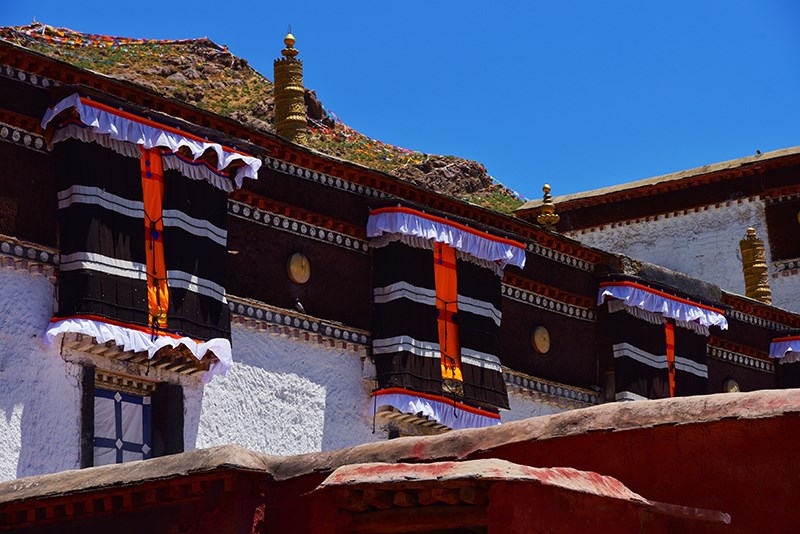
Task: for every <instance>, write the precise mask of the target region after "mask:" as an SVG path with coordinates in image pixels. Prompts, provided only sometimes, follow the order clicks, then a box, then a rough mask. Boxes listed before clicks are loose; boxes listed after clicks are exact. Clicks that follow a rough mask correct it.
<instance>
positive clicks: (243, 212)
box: [228, 200, 369, 254]
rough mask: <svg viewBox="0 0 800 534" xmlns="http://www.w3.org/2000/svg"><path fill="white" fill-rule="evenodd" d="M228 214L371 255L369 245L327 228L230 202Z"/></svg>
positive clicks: (240, 203)
mask: <svg viewBox="0 0 800 534" xmlns="http://www.w3.org/2000/svg"><path fill="white" fill-rule="evenodd" d="M228 213H229V214H231V215H233V216H234V217H238V218H240V219H245V220H248V221H252V222H255V223H257V224H260V225H262V226H267V227H270V228H274V229H275V230H281V231H283V232H288V233H290V234H295V235H298V236H300V237H305V238H307V239H314V240H316V241H321V242H323V243H328V244H329V245H334V246H337V247H341V248H344V249H347V250H353V251H355V252H360V253H361V254H368V253H369V244H368V243H367V242H366V241H364V240H362V239H357V238H355V237H352V236H349V235H347V234H343V233H341V232H335V231H333V230H328V229H327V228H323V227H321V226H316V225H313V224H309V223H307V222H305V221H298V220H297V219H292V218H291V217H286V216H285V215H279V214H276V213H273V212H269V211H265V210H261V209H258V208H254V207H252V206H250V205H248V204H244V203H242V202H236V201H234V200H229V201H228Z"/></svg>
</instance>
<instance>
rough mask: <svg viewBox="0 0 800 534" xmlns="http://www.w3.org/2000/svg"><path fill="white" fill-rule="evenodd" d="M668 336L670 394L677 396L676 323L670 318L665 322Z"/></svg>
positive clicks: (665, 331) (665, 330)
mask: <svg viewBox="0 0 800 534" xmlns="http://www.w3.org/2000/svg"><path fill="white" fill-rule="evenodd" d="M664 333H665V334H666V337H667V372H668V374H669V396H670V397H674V396H675V324H674V323H673V322H672V321H670V320H668V321H667V322H666V323H664Z"/></svg>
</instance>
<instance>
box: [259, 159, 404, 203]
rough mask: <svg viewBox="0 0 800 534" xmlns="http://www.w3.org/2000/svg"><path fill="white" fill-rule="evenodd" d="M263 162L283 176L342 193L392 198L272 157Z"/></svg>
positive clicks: (363, 186)
mask: <svg viewBox="0 0 800 534" xmlns="http://www.w3.org/2000/svg"><path fill="white" fill-rule="evenodd" d="M261 160H262V161H263V162H264V165H265V166H266V167H265V168H270V169H272V170H274V171H278V172H282V173H283V174H288V175H290V176H296V177H298V178H302V179H304V180H309V181H311V182H316V183H318V184H322V185H325V186H328V187H332V188H333V189H338V190H340V191H346V192H348V193H352V194H354V195H359V196H362V197H367V198H376V199H378V198H389V197H390V196H391V195H389V194H387V193H384V192H383V191H379V190H378V189H375V188H373V187H368V186H365V185H360V184H356V183H354V182H350V181H348V180H345V179H343V178H337V177H335V176H330V175H328V174H325V173H322V172H318V171H313V170H311V169H307V168H305V167H301V166H299V165H293V164H291V163H287V162H285V161H281V160H279V159H277V158H273V157H270V156H263V157H262V158H261Z"/></svg>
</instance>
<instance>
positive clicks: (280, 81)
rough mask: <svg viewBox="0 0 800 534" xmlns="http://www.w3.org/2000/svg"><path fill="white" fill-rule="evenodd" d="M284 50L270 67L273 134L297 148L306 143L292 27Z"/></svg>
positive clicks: (299, 63)
mask: <svg viewBox="0 0 800 534" xmlns="http://www.w3.org/2000/svg"><path fill="white" fill-rule="evenodd" d="M283 42H284V43H285V44H286V48H284V49H283V50H281V55H282V56H283V57H282V58H280V59H276V60H275V61H274V63H273V67H274V71H273V72H274V74H275V78H274V80H275V81H274V84H273V91H274V92H275V133H277V134H278V135H280V136H282V137H285V138H286V139H288V140H290V141H293V142H295V143H299V144H301V145H302V144H305V143H306V141H307V132H306V126H307V120H308V119H307V118H306V104H305V89H304V88H303V62H302V61H301V60H299V59H297V57H296V56H297V54H298V51H297V49H296V48H294V43H295V40H294V35H292V27H291V26H289V31H288V32H287V34H286V37H284V39H283Z"/></svg>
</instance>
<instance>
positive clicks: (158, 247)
mask: <svg viewBox="0 0 800 534" xmlns="http://www.w3.org/2000/svg"><path fill="white" fill-rule="evenodd" d="M140 167H141V170H142V192H143V193H144V242H145V252H146V255H147V306H148V310H149V314H150V326H154V327H159V328H165V327H166V326H167V309H168V308H169V289H168V287H167V269H166V264H165V263H164V221H163V220H162V217H161V215H162V206H163V201H164V170H163V168H162V166H161V151H160V150H159V149H158V148H142V157H141V160H140Z"/></svg>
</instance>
